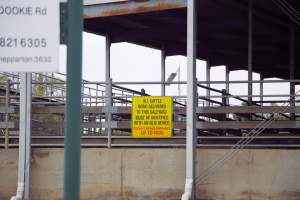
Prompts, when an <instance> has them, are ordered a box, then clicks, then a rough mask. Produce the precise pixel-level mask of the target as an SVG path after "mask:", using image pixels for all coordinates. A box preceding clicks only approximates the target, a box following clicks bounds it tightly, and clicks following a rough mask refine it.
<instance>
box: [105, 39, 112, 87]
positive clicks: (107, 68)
mask: <svg viewBox="0 0 300 200" xmlns="http://www.w3.org/2000/svg"><path fill="white" fill-rule="evenodd" d="M110 47H111V40H110V35H109V34H106V39H105V81H106V83H108V82H109V80H110Z"/></svg>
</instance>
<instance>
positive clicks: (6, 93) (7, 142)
mask: <svg viewBox="0 0 300 200" xmlns="http://www.w3.org/2000/svg"><path fill="white" fill-rule="evenodd" d="M9 104H10V80H9V79H8V80H7V82H6V90H5V109H6V111H5V124H6V128H5V149H8V148H9V112H8V110H9Z"/></svg>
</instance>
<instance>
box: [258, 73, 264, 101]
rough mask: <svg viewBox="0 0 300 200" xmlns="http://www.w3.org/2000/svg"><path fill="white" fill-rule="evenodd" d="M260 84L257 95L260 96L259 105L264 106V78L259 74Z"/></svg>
mask: <svg viewBox="0 0 300 200" xmlns="http://www.w3.org/2000/svg"><path fill="white" fill-rule="evenodd" d="M260 81H261V82H260V84H259V95H260V105H261V106H263V105H264V103H263V102H264V82H263V81H264V77H263V75H262V74H260Z"/></svg>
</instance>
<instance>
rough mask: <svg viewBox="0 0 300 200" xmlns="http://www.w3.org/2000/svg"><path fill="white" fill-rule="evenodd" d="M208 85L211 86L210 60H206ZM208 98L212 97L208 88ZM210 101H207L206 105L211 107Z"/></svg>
mask: <svg viewBox="0 0 300 200" xmlns="http://www.w3.org/2000/svg"><path fill="white" fill-rule="evenodd" d="M206 82H207V84H206V86H207V87H208V88H210V62H209V61H206ZM206 98H207V99H210V90H206ZM209 105H210V102H209V101H206V106H207V107H209Z"/></svg>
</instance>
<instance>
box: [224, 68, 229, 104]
mask: <svg viewBox="0 0 300 200" xmlns="http://www.w3.org/2000/svg"><path fill="white" fill-rule="evenodd" d="M229 74H230V72H229V68H228V66H226V67H225V81H226V86H225V89H226V92H227V94H229V78H230V77H229ZM226 105H229V98H228V97H227V98H226Z"/></svg>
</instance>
